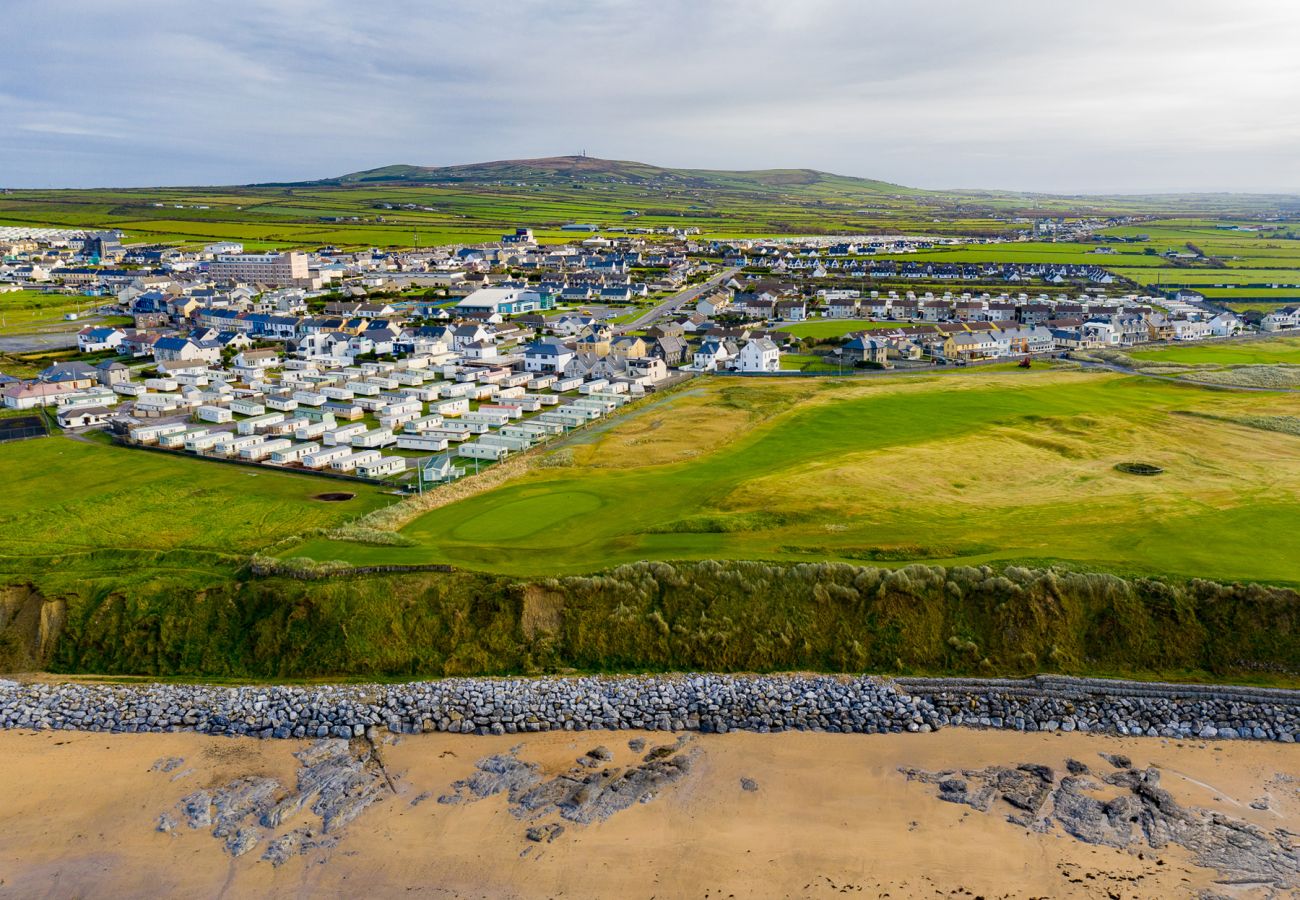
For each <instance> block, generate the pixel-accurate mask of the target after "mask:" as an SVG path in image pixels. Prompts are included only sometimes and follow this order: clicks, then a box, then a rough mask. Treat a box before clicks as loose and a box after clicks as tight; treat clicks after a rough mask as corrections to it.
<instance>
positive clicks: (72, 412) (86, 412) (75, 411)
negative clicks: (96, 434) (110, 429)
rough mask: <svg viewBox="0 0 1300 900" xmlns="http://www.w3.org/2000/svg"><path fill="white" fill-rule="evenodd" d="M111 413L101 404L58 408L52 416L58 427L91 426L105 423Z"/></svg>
mask: <svg viewBox="0 0 1300 900" xmlns="http://www.w3.org/2000/svg"><path fill="white" fill-rule="evenodd" d="M112 415H113V413H112V412H110V411H109V410H107V409H105V408H104V407H102V406H76V407H67V408H65V409H61V410H59V412H58V414H57V415H55V417H54V418H55V419H56V420H58V423H59V427H60V428H91V427H94V426H96V425H104V424H106V423H107V422H108V420H109V417H111V416H112Z"/></svg>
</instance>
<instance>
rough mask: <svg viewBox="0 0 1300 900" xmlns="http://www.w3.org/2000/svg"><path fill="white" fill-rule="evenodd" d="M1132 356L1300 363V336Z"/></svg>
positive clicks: (1224, 362)
mask: <svg viewBox="0 0 1300 900" xmlns="http://www.w3.org/2000/svg"><path fill="white" fill-rule="evenodd" d="M1129 355H1130V356H1132V357H1133V358H1134V359H1145V360H1152V361H1156V362H1168V363H1215V364H1218V365H1225V366H1234V365H1273V364H1276V363H1295V364H1300V337H1278V338H1266V339H1262V340H1255V341H1232V342H1224V343H1213V344H1190V345H1188V346H1182V347H1179V346H1174V347H1162V348H1160V349H1158V350H1135V351H1133V352H1132V353H1130V354H1129Z"/></svg>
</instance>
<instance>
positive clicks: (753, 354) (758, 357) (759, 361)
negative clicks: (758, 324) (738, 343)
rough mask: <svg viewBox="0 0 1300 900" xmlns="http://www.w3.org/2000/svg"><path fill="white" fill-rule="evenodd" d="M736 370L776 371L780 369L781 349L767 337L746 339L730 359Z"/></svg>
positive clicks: (732, 366)
mask: <svg viewBox="0 0 1300 900" xmlns="http://www.w3.org/2000/svg"><path fill="white" fill-rule="evenodd" d="M731 368H733V369H735V370H736V371H737V372H778V371H780V369H781V351H780V349H778V348H777V346H776V344H775V343H773V341H772V340H770V339H769V338H755V339H753V340H750V341H746V342H745V344H744V346H743V347H741V348H740V352H739V353H737V354H736V356H735V358H734V359H732V361H731Z"/></svg>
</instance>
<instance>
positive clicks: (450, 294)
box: [0, 228, 1300, 489]
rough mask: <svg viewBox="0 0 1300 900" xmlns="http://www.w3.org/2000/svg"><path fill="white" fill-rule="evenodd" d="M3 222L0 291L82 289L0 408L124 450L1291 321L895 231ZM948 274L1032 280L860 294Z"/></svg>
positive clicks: (477, 460)
mask: <svg viewBox="0 0 1300 900" xmlns="http://www.w3.org/2000/svg"><path fill="white" fill-rule="evenodd" d="M0 240H3V246H2V247H0V249H3V252H4V259H5V262H4V264H3V266H0V290H9V291H13V290H26V291H32V290H36V291H43V292H53V293H65V294H66V293H72V294H75V295H77V296H79V297H82V298H85V302H86V303H87V305H88V306H89V307H90V309H89V310H88V311H86V312H85V313H84V322H85V324H84V325H83V327H81V328H80V330H78V331H76V333H75V343H76V346H75V351H74V350H73V348H69V352H68V354H67V355H68V356H69V357H70V358H67V359H58V360H57V361H54V362H52V363H51V364H49V365H48V366H46V367H44V368H42V369H41V370H40V371H39V372H36V373H34V375H33V376H32V377H27V378H18V377H15V376H12V375H8V374H0V390H2V391H3V398H4V405H5V406H6V407H8V408H10V409H13V410H33V409H42V408H48V409H50V410H51V411H53V412H54V414H55V419H56V421H57V424H58V426H59V427H61V428H65V429H71V430H74V431H79V430H86V429H103V430H107V431H108V432H109V433H111V434H112V435H114V436H116V439H118V440H120V441H123V442H126V443H130V444H133V445H138V446H146V447H153V448H159V449H168V450H173V451H176V452H185V453H192V454H196V455H199V456H203V457H215V458H223V459H233V460H238V461H243V462H247V463H250V464H262V465H270V466H277V467H286V468H292V469H300V470H305V471H314V472H320V473H329V474H333V475H343V476H353V477H357V478H361V479H367V480H374V481H386V482H399V483H406V484H412V485H414V486H415V487H416V489H422V488H423V486H424V485H425V484H426V483H430V484H436V483H440V482H446V481H450V480H453V479H455V478H457V477H460V476H461V475H463V474H465V473H466V472H468V471H478V470H479V469H480V467H481V466H482V465H486V464H490V463H493V462H499V461H500V460H502V459H504V458H505V457H507V456H508V455H510V454H511V453H515V452H518V451H521V450H525V449H527V448H529V447H531V446H533V445H535V444H537V443H540V442H545V441H547V440H549V439H550V438H552V437H554V436H557V435H562V434H564V433H566V432H568V431H571V430H573V429H577V428H581V427H584V426H585V425H587V424H588V423H590V422H592V421H594V420H597V419H600V418H602V417H604V416H606V415H608V414H609V413H611V412H613V411H614V410H617V409H618V408H620V407H621V406H622V405H624V404H625V403H627V402H628V401H629V400H631V399H634V398H637V397H641V396H644V395H645V394H646V393H648V392H653V391H656V390H659V389H662V388H663V387H665V386H668V385H671V384H674V383H677V382H679V381H681V380H682V379H685V378H689V377H691V376H694V375H702V374H718V375H721V374H734V375H798V374H801V373H802V374H812V373H818V372H820V373H836V374H845V373H853V372H860V373H864V374H865V373H869V372H870V371H872V370H882V371H883V370H899V371H906V370H908V369H916V368H932V367H935V366H940V365H944V366H947V365H958V366H965V365H973V364H979V363H987V362H997V361H1009V360H1011V361H1022V360H1026V359H1030V358H1033V357H1035V356H1053V355H1061V354H1064V353H1068V352H1071V351H1077V350H1086V349H1090V348H1132V347H1135V346H1137V345H1140V344H1145V343H1150V342H1185V341H1198V340H1205V339H1209V338H1226V337H1232V336H1235V335H1239V334H1241V333H1243V332H1244V331H1246V330H1248V329H1249V330H1259V331H1280V330H1286V329H1291V328H1296V327H1297V325H1300V308H1296V307H1281V308H1278V309H1275V310H1272V311H1270V312H1268V313H1267V314H1266V315H1264V316H1262V317H1259V318H1258V320H1257V321H1256V322H1255V323H1253V324H1251V325H1250V326H1248V325H1247V324H1246V323H1245V322H1244V321H1243V319H1242V317H1240V316H1238V315H1237V314H1235V313H1233V312H1231V311H1229V310H1227V309H1226V308H1222V307H1217V306H1214V305H1212V304H1210V303H1208V302H1207V301H1206V300H1205V299H1204V298H1203V297H1199V296H1198V297H1189V298H1185V299H1184V298H1183V296H1182V295H1181V294H1180V295H1176V296H1172V297H1167V296H1149V295H1145V296H1144V295H1140V294H1137V293H1122V294H1121V293H1117V292H1115V291H1114V288H1113V282H1114V278H1113V277H1112V276H1111V275H1110V274H1109V273H1107V272H1106V271H1105V270H1104V269H1101V268H1098V267H1096V266H1065V265H1062V266H1042V265H1017V264H1001V265H997V266H990V265H981V266H973V267H966V266H937V267H936V266H930V265H917V264H912V263H906V262H904V263H898V262H896V261H894V260H888V259H887V260H880V259H875V258H873V255H874V253H875V252H876V251H878V250H879V251H883V252H889V253H899V252H907V251H908V250H913V249H915V245H917V244H923V245H928V244H929V243H930V242H929V241H922V240H920V239H917V240H909V239H905V238H897V237H893V238H878V239H871V238H866V239H861V240H857V241H827V240H824V239H808V240H806V241H792V240H789V239H786V240H782V241H762V240H746V241H734V242H721V241H707V242H706V241H700V240H698V239H695V238H694V237H693V236H691V235H686V234H683V235H676V236H673V237H672V238H670V239H668V240H663V239H658V240H651V239H647V238H645V237H642V236H638V235H613V236H604V235H599V234H596V235H592V236H590V237H586V238H584V239H582V240H579V241H575V242H574V243H569V244H562V245H541V244H539V243H538V242H537V241H536V240H535V238H534V236H533V233H532V231H531V230H530V229H528V228H519V229H516V231H515V232H514V233H513V234H508V235H504V236H502V238H501V240H500V241H497V242H493V243H490V244H485V245H476V246H465V247H450V248H439V249H431V250H424V251H415V250H412V251H405V252H381V251H377V250H370V251H361V252H356V251H339V250H334V249H330V248H326V249H322V250H319V251H316V252H312V253H307V252H301V251H288V252H263V253H245V252H243V250H244V248H243V246H242V245H241V244H239V243H237V242H221V243H214V244H211V245H208V246H205V247H204V248H203V249H202V250H198V251H185V250H181V249H177V248H173V247H150V246H145V247H138V246H132V247H127V246H124V245H123V244H122V243H121V240H120V234H118V233H116V232H74V231H61V230H54V229H22V228H8V229H5V231H4V232H3V233H2V234H0ZM968 270H969V271H968ZM949 276H960V277H962V278H963V279H964V280H971V279H976V280H978V279H984V280H989V279H991V278H992V279H998V280H1002V281H1005V282H1009V283H1013V284H1015V285H1016V286H1017V287H1018V288H1021V287H1025V286H1027V285H1032V287H1031V290H1030V291H1024V290H1018V291H1017V292H1015V293H1011V292H1009V291H1008V290H1005V289H1004V290H1001V291H998V292H997V293H994V292H993V291H994V290H996V285H994V286H992V287H989V288H988V289H986V290H978V291H974V290H967V291H962V292H961V293H957V294H954V293H953V292H951V291H944V292H942V293H936V292H935V290H933V289H930V290H923V289H922V287H920V286H918V287H917V288H916V289H915V290H898V289H865V288H864V287H861V286H859V287H855V286H853V285H855V284H859V285H861V284H862V283H863V282H866V281H871V282H872V283H875V282H876V281H877V280H879V279H882V278H894V277H902V278H904V279H907V280H920V279H924V278H935V279H943V278H946V277H949ZM1035 282H1036V284H1035ZM67 320H68V321H70V322H71V321H77V322H81V321H83V314H82V313H69V314H68V315H67ZM0 371H2V370H0Z"/></svg>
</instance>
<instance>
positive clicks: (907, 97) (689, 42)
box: [0, 0, 1300, 191]
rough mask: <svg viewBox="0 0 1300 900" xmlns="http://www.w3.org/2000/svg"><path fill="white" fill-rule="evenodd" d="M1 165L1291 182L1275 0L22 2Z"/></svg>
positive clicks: (223, 174) (201, 173)
mask: <svg viewBox="0 0 1300 900" xmlns="http://www.w3.org/2000/svg"><path fill="white" fill-rule="evenodd" d="M4 19H5V23H6V28H7V30H8V31H10V32H11V33H12V34H14V35H18V36H20V40H16V41H10V42H9V45H8V46H9V49H8V52H7V53H6V54H5V55H4V56H3V57H0V120H2V121H4V122H5V123H6V124H7V129H8V132H9V133H8V135H7V136H6V137H4V138H3V139H0V184H4V185H6V186H24V185H34V186H35V185H39V186H87V185H109V184H114V185H126V184H158V183H189V184H202V183H238V182H247V181H264V180H280V179H295V178H311V177H318V176H324V175H333V174H341V173H342V172H345V171H349V170H351V169H356V168H365V167H371V166H379V165H385V164H388V163H393V162H410V163H422V164H428V165H438V164H448V163H457V162H470V161H475V160H480V159H495V158H503V157H519V156H534V155H551V154H559V153H571V152H575V151H576V150H578V149H581V148H584V147H585V148H586V149H587V150H588V151H589V152H591V153H593V154H595V155H601V156H609V157H618V158H627V159H639V160H643V161H646V162H653V163H659V164H663V165H681V166H694V167H706V166H707V167H720V168H721V167H725V168H759V167H762V168H766V167H775V166H807V167H815V168H821V169H826V170H830V171H835V172H840V173H843V174H850V175H862V176H866V177H873V178H882V179H886V180H890V181H897V182H901V183H906V184H912V185H917V186H923V187H958V186H960V187H989V188H1020V189H1026V190H1043V191H1051V190H1057V191H1147V190H1221V189H1236V190H1274V191H1297V190H1300V166H1297V165H1296V163H1295V159H1296V154H1295V153H1294V152H1292V151H1291V148H1293V147H1295V146H1296V145H1297V142H1298V141H1300V107H1297V104H1296V102H1295V99H1296V96H1297V93H1298V91H1297V89H1298V88H1300V54H1297V53H1295V52H1294V47H1295V46H1296V44H1297V38H1300V7H1297V6H1295V5H1293V4H1277V3H1271V2H1266V0H1244V2H1237V3H1234V4H1231V5H1228V4H1223V3H1222V2H1219V0H1189V2H1173V0H1146V2H1118V0H1101V2H1092V3H1088V4H1069V5H1066V4H1061V3H1042V2H1028V0H1005V2H990V3H984V4H971V3H966V2H956V0H951V2H949V0H925V2H919V3H907V4H885V3H878V2H870V3H868V2H861V0H801V2H798V3H794V2H786V0H780V2H778V0H748V2H741V0H714V2H704V0H658V2H632V0H586V2H577V0H516V2H509V3H506V2H484V3H476V4H466V3H463V2H462V3H450V2H445V0H440V2H414V0H376V2H371V3H367V4H357V3H355V2H349V0H315V2H308V0H277V2H275V3H253V2H248V0H229V2H226V3H223V4H211V3H206V2H198V0H172V2H166V3H163V2H155V0H144V2H140V3H133V4H132V11H131V14H130V15H125V14H123V13H122V12H121V10H120V9H117V8H114V7H113V5H111V4H108V5H106V4H102V3H91V2H89V0H63V2H60V3H58V4H39V5H38V4H37V3H36V2H34V0H17V2H15V3H13V4H12V8H11V9H8V10H6V13H5V16H4Z"/></svg>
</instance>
